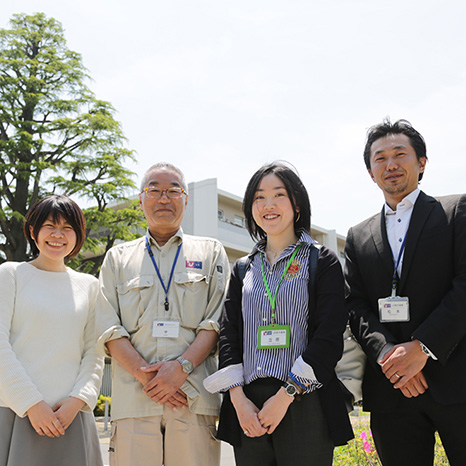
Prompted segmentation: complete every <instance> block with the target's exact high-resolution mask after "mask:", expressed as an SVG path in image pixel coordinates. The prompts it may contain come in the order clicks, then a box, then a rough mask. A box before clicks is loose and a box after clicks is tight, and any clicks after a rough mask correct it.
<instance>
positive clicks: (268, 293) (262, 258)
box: [260, 243, 302, 325]
mask: <svg viewBox="0 0 466 466" xmlns="http://www.w3.org/2000/svg"><path fill="white" fill-rule="evenodd" d="M301 245H302V243H301V244H298V246H296V249H295V250H294V251H293V254H292V255H291V257H290V260H289V261H288V264H286V267H285V270H284V271H283V273H282V276H281V278H280V281H279V282H278V285H277V288H276V289H275V293H274V295H273V296H272V293H271V292H270V288H269V284H268V283H267V277H266V275H265V270H264V254H263V253H262V252H261V253H260V254H261V265H262V278H263V280H264V285H265V289H266V290H267V296H268V297H269V301H270V305H271V306H272V325H274V324H275V301H276V299H277V293H278V289H279V288H280V285H281V283H282V280H283V277H284V276H285V275H286V273H287V272H288V269H289V268H290V265H291V263H292V262H293V259H294V258H295V256H296V254H297V253H298V251H299V248H300V247H301Z"/></svg>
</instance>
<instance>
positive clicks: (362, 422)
mask: <svg viewBox="0 0 466 466" xmlns="http://www.w3.org/2000/svg"><path fill="white" fill-rule="evenodd" d="M351 420H352V421H353V430H354V436H355V438H354V440H352V441H351V442H349V443H348V445H344V446H342V447H337V448H335V451H334V454H333V466H366V465H367V466H375V465H377V466H378V465H381V464H382V463H381V462H380V459H379V456H378V455H377V451H376V449H375V445H374V439H373V438H372V432H371V430H370V427H369V416H368V415H367V414H366V413H362V412H360V411H359V415H358V416H355V417H353V416H352V417H351ZM448 464H449V462H448V460H447V457H446V455H445V450H444V449H443V446H442V443H441V442H440V438H439V436H438V435H437V434H436V443H435V460H434V466H443V465H445V466H447V465H448Z"/></svg>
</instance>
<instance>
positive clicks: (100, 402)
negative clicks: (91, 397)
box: [94, 395, 112, 416]
mask: <svg viewBox="0 0 466 466" xmlns="http://www.w3.org/2000/svg"><path fill="white" fill-rule="evenodd" d="M105 401H108V414H109V415H110V408H111V406H112V398H111V397H110V396H105V395H99V398H98V399H97V404H96V405H95V408H94V416H104V415H105Z"/></svg>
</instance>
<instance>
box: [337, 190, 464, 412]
mask: <svg viewBox="0 0 466 466" xmlns="http://www.w3.org/2000/svg"><path fill="white" fill-rule="evenodd" d="M345 253H346V266H345V274H346V283H347V300H346V302H347V305H348V308H349V312H350V321H351V327H352V330H353V333H354V334H355V335H356V338H357V339H358V341H359V343H360V344H361V346H362V348H363V349H364V351H365V352H366V354H367V356H368V362H369V364H366V372H365V375H364V381H363V402H364V408H365V409H366V410H369V411H370V410H372V411H390V410H391V409H393V408H394V407H395V406H396V405H397V403H398V402H399V401H400V400H401V397H403V394H402V393H401V392H400V390H395V389H393V388H392V384H391V383H390V381H389V380H388V379H387V378H386V377H385V376H384V374H383V373H382V371H381V369H380V366H379V365H378V364H377V362H376V360H377V356H378V355H379V353H380V351H381V350H382V348H383V347H384V346H385V344H386V343H394V344H397V343H402V342H406V341H410V340H411V339H418V340H420V341H421V342H422V343H424V344H425V345H426V346H427V347H428V348H429V349H430V351H432V353H433V354H434V355H435V356H436V357H437V358H438V361H435V360H433V359H432V358H429V360H428V361H427V364H426V366H425V367H424V369H423V373H424V375H425V377H426V380H427V383H428V385H429V392H430V393H431V395H432V397H433V398H434V399H435V400H436V401H437V402H439V403H442V404H455V403H464V402H466V370H465V369H466V338H465V335H466V195H461V196H460V195H455V196H445V197H441V198H439V199H434V198H433V197H430V196H427V195H426V194H424V193H423V192H422V191H421V193H420V194H419V197H418V199H417V201H416V203H415V205H414V209H413V213H412V217H411V222H410V225H409V229H408V234H407V238H406V246H405V253H404V261H403V270H402V274H401V277H400V281H399V283H398V290H397V294H398V295H399V296H407V297H408V298H409V306H410V315H411V316H410V321H409V322H396V323H381V322H380V321H379V312H378V299H379V298H385V297H387V296H390V294H391V282H392V276H393V270H394V263H393V256H392V252H391V249H390V245H389V242H388V239H387V232H386V226H385V215H384V212H383V210H382V212H381V213H379V214H377V215H375V216H373V217H371V218H369V219H368V220H365V221H364V222H362V223H360V224H359V225H357V226H355V227H353V228H351V229H350V230H349V232H348V237H347V241H346V248H345Z"/></svg>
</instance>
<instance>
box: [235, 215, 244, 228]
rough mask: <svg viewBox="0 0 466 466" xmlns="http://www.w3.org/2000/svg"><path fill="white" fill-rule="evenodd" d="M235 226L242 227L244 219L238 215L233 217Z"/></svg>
mask: <svg viewBox="0 0 466 466" xmlns="http://www.w3.org/2000/svg"><path fill="white" fill-rule="evenodd" d="M235 225H237V226H239V227H244V218H243V217H241V216H240V215H235Z"/></svg>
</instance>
